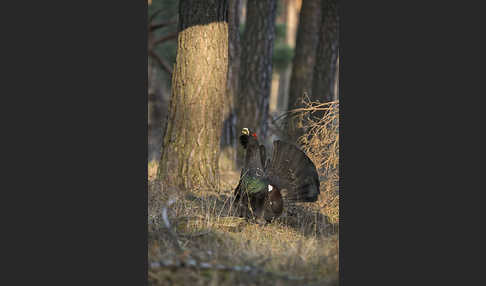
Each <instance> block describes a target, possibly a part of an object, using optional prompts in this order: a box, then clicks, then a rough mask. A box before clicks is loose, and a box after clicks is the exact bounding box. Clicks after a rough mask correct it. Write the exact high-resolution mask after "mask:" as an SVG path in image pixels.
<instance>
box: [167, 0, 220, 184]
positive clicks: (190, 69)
mask: <svg viewBox="0 0 486 286" xmlns="http://www.w3.org/2000/svg"><path fill="white" fill-rule="evenodd" d="M227 20H228V2H227V1H224V0H213V1H207V0H206V1H204V0H181V1H180V3H179V34H178V39H177V41H178V44H177V58H176V64H175V67H174V73H173V76H172V95H171V100H170V107H169V116H168V120H167V127H166V129H165V136H164V142H163V148H162V156H161V161H160V167H159V171H158V177H159V179H161V180H162V181H163V182H164V183H166V184H167V185H169V186H176V187H179V188H183V189H196V188H199V189H218V188H219V170H218V159H219V153H220V137H221V128H222V123H223V104H224V96H225V91H226V79H227V69H228V22H227Z"/></svg>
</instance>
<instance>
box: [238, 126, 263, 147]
mask: <svg viewBox="0 0 486 286" xmlns="http://www.w3.org/2000/svg"><path fill="white" fill-rule="evenodd" d="M240 143H241V145H242V146H243V148H245V149H246V148H247V147H248V146H253V145H255V146H257V147H258V146H259V145H258V137H257V135H256V133H255V132H252V131H251V130H250V129H248V128H246V127H245V128H243V129H242V130H241V135H240Z"/></svg>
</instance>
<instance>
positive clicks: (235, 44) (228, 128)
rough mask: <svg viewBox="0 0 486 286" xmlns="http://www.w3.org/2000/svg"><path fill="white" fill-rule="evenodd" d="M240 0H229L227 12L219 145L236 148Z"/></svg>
mask: <svg viewBox="0 0 486 286" xmlns="http://www.w3.org/2000/svg"><path fill="white" fill-rule="evenodd" d="M240 10H241V2H240V0H229V12H228V31H229V32H228V33H229V39H228V58H229V59H228V81H227V85H226V101H225V104H224V109H223V110H224V111H223V116H224V119H225V120H224V124H223V134H222V138H221V145H222V146H223V147H224V146H231V147H234V148H236V142H237V137H238V135H237V134H236V115H235V102H236V94H237V92H238V79H239V72H240V45H241V44H240V13H241V11H240Z"/></svg>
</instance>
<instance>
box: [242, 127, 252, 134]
mask: <svg viewBox="0 0 486 286" xmlns="http://www.w3.org/2000/svg"><path fill="white" fill-rule="evenodd" d="M241 133H243V134H245V135H247V136H250V130H248V128H246V127H245V128H243V130H241Z"/></svg>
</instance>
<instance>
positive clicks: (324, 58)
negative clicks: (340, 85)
mask: <svg viewBox="0 0 486 286" xmlns="http://www.w3.org/2000/svg"><path fill="white" fill-rule="evenodd" d="M337 2H338V1H337V0H323V1H322V9H321V13H322V17H321V18H322V20H321V29H320V31H319V43H318V46H317V54H316V65H315V67H314V78H313V80H312V95H311V99H312V100H313V101H320V102H329V101H332V100H333V98H334V97H335V96H334V90H335V88H334V85H335V84H334V83H335V80H336V70H337V58H338V49H339V14H338V3H337Z"/></svg>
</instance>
